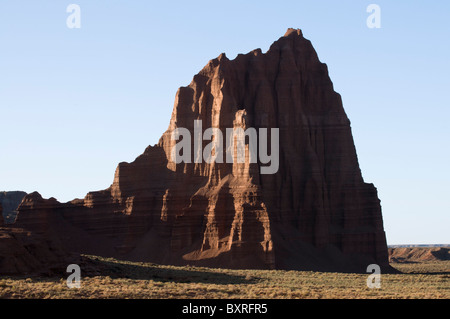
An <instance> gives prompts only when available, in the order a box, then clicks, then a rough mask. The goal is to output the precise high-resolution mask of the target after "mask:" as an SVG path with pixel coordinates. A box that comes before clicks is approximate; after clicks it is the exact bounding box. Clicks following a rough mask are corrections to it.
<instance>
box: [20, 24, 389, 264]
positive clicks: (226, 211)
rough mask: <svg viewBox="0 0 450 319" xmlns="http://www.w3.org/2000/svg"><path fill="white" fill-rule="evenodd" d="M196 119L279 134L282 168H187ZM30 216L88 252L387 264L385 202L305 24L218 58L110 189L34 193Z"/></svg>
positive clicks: (23, 210) (197, 260)
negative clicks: (76, 196) (367, 174)
mask: <svg viewBox="0 0 450 319" xmlns="http://www.w3.org/2000/svg"><path fill="white" fill-rule="evenodd" d="M195 120H202V124H203V126H202V127H203V131H204V130H205V129H207V128H210V127H214V128H218V129H220V130H221V131H222V132H224V133H225V132H226V129H227V128H237V127H241V128H243V129H244V130H245V129H247V128H255V129H257V130H258V129H260V128H279V143H278V145H277V147H278V150H279V167H278V170H277V172H276V173H275V174H261V167H262V166H263V165H262V164H261V162H260V161H259V160H258V162H257V163H250V162H249V158H248V156H247V157H246V162H245V163H237V162H236V161H235V162H234V163H214V162H213V163H205V162H204V161H203V162H202V163H192V162H191V163H180V164H176V163H175V162H173V161H172V157H171V152H172V149H173V148H174V146H175V144H176V143H178V141H176V140H173V139H172V138H171V137H172V133H173V131H174V130H175V129H176V128H187V129H188V130H189V131H190V132H191V136H193V135H194V121H195ZM269 140H270V139H269ZM210 142H211V141H203V142H202V143H203V145H202V146H203V147H202V149H203V148H204V147H205V146H206V145H207V144H209V143H210ZM191 146H192V150H193V149H194V141H191ZM258 146H260V145H258ZM19 211H20V213H19V216H18V219H17V222H16V224H17V226H20V227H23V228H26V229H29V230H34V231H36V232H39V233H44V234H47V236H51V237H57V238H58V239H59V240H61V241H62V242H63V243H64V245H65V246H66V247H67V248H68V249H69V250H72V251H77V252H82V253H92V254H98V255H104V256H115V257H119V258H126V259H131V260H143V261H152V262H157V263H169V264H198V265H207V266H214V267H231V268H235V267H240V268H286V269H312V270H339V271H357V272H365V271H366V267H367V265H368V264H371V263H377V264H379V265H380V266H382V267H383V266H386V267H387V266H388V255H387V246H386V240H385V234H384V231H383V223H382V216H381V208H380V201H379V199H378V197H377V191H376V189H375V187H374V186H373V185H372V184H366V183H364V181H363V179H362V176H361V172H360V169H359V165H358V160H357V156H356V151H355V147H354V143H353V138H352V134H351V128H350V121H349V120H348V118H347V116H346V114H345V112H344V109H343V107H342V102H341V98H340V96H339V94H337V93H336V92H334V90H333V84H332V82H331V80H330V78H329V76H328V71H327V67H326V65H325V64H323V63H321V62H320V61H319V59H318V57H317V54H316V52H315V50H314V48H313V47H312V45H311V43H310V41H309V40H306V39H305V38H304V37H303V36H302V33H301V31H300V30H294V29H289V30H288V32H287V33H286V34H285V36H284V37H282V38H280V39H279V40H278V41H276V42H275V43H274V44H273V45H272V46H271V47H270V49H269V50H268V52H267V53H265V54H263V53H262V52H261V50H259V49H258V50H254V51H252V52H250V53H248V54H245V55H242V54H241V55H238V56H237V57H236V59H234V60H229V59H228V58H227V57H226V56H225V54H221V55H220V56H219V57H218V58H216V59H214V60H211V61H209V63H208V64H207V65H206V66H205V67H204V68H203V69H202V70H201V71H200V72H199V74H197V75H195V76H194V78H193V80H192V82H191V83H190V84H189V86H187V87H181V88H180V89H179V90H178V92H177V95H176V99H175V105H174V109H173V112H172V118H171V121H170V124H169V128H168V130H167V131H166V132H165V133H164V134H163V136H162V137H161V139H160V141H159V143H158V144H157V145H155V146H149V147H148V148H147V149H146V150H145V152H144V153H143V154H142V155H141V156H139V157H138V158H137V159H136V160H135V161H134V162H132V163H120V164H119V166H118V167H117V170H116V173H115V177H114V181H113V184H112V185H111V187H110V188H109V189H107V190H104V191H100V192H91V193H89V194H88V195H87V196H86V197H85V198H84V200H74V201H72V202H69V203H65V204H60V203H58V202H57V201H56V200H54V199H51V200H44V199H42V198H41V197H40V195H39V194H37V193H34V194H30V195H28V196H27V197H26V198H25V199H24V200H23V202H22V204H21V206H20V207H19Z"/></svg>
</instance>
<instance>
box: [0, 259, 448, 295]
mask: <svg viewBox="0 0 450 319" xmlns="http://www.w3.org/2000/svg"><path fill="white" fill-rule="evenodd" d="M85 257H86V258H87V259H88V260H89V261H90V262H93V263H97V264H98V265H101V266H102V267H103V268H102V271H101V274H100V273H96V272H95V271H91V273H90V274H87V275H83V268H82V281H81V285H82V286H81V288H80V289H76V288H75V289H69V288H68V287H67V286H66V277H60V278H57V277H54V278H42V277H30V278H24V277H5V276H0V298H121V299H122V298H212V299H219V298H220V299H222V298H226V299H228V298H231V299H233V298H239V299H248V298H269V299H272V298H283V299H284V298H300V299H311V298H314V299H316V298H333V299H334V298H339V299H340V298H343V299H347V298H352V299H353V298H390V299H396V298H439V299H448V298H450V280H449V279H450V261H435V262H423V263H396V264H392V265H393V266H394V267H395V268H397V269H399V270H400V271H402V272H403V274H383V275H382V277H381V288H380V289H369V288H368V287H367V286H366V280H367V276H368V275H369V274H367V275H365V274H344V273H323V272H308V271H282V270H229V269H211V268H201V267H189V266H185V267H175V266H162V265H155V264H150V263H133V262H125V261H118V260H115V259H111V258H101V257H95V256H85Z"/></svg>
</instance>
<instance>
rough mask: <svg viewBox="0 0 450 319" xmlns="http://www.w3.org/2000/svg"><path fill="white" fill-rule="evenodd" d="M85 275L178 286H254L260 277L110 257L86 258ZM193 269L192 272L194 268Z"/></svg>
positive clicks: (84, 259) (84, 258) (83, 273)
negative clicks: (172, 283) (149, 281)
mask: <svg viewBox="0 0 450 319" xmlns="http://www.w3.org/2000/svg"><path fill="white" fill-rule="evenodd" d="M80 266H81V272H82V274H81V276H82V277H83V276H84V277H93V276H109V277H111V278H128V279H137V280H153V281H158V282H176V283H211V284H218V285H229V284H251V283H254V282H255V280H256V278H254V277H252V278H248V277H246V276H239V275H230V274H225V273H220V272H215V271H211V270H209V269H208V268H197V267H195V268H194V267H189V266H184V267H170V266H167V267H164V266H160V265H156V264H151V263H136V262H133V263H130V262H126V261H120V260H116V259H110V258H101V257H96V256H85V255H83V256H82V264H81V265H80ZM191 268H192V269H191Z"/></svg>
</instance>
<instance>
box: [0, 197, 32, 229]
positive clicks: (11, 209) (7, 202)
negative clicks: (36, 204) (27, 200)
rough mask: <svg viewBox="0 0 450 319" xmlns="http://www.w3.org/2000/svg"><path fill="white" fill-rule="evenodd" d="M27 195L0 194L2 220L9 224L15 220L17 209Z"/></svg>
mask: <svg viewBox="0 0 450 319" xmlns="http://www.w3.org/2000/svg"><path fill="white" fill-rule="evenodd" d="M26 195H27V193H25V192H22V191H14V192H0V204H1V205H2V207H3V219H4V221H5V223H7V224H11V223H13V222H14V220H15V219H16V215H17V208H18V207H19V205H20V203H21V202H22V199H23V198H24V197H25V196H26Z"/></svg>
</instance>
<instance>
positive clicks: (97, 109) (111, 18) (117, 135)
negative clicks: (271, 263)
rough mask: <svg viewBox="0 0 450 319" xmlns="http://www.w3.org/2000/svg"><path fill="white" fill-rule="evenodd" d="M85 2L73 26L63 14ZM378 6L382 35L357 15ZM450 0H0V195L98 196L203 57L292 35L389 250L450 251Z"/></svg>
mask: <svg viewBox="0 0 450 319" xmlns="http://www.w3.org/2000/svg"><path fill="white" fill-rule="evenodd" d="M71 3H75V4H78V5H80V7H81V29H69V28H67V26H66V18H67V17H68V15H69V14H68V13H66V8H67V6H68V5H69V4H71ZM371 3H375V4H378V5H379V6H380V7H381V29H369V28H368V27H367V26H366V19H367V17H368V16H369V13H367V12H366V8H367V6H368V5H369V4H371ZM449 15H450V2H449V1H445V0H440V1H437V0H436V1H424V0H423V1H414V0H409V1H400V0H396V1H378V0H371V1H361V0H345V1H342V0H341V1H335V0H330V1H310V0H308V1H306V0H305V1H300V0H295V1H276V2H275V1H261V0H259V1H215V2H214V1H130V0H128V1H125V0H120V1H119V0H95V1H92V0H70V1H61V0H52V1H44V0H29V1H20V0H14V1H13V0H1V1H0V111H1V112H0V119H1V124H0V134H1V147H0V190H24V191H27V192H32V191H35V190H36V191H39V192H40V193H41V194H42V195H43V196H44V197H47V198H48V197H51V196H53V197H56V198H57V199H58V200H60V201H68V200H71V199H73V198H76V197H79V198H82V197H84V195H85V194H86V193H87V192H88V191H91V190H99V189H104V188H107V187H108V186H109V185H110V184H111V183H112V180H113V175H114V170H115V168H116V166H117V164H118V163H119V162H121V161H128V162H130V161H133V160H134V158H135V157H136V156H138V155H139V154H141V153H142V152H143V151H144V149H145V148H146V147H147V146H148V145H150V144H155V143H157V141H158V139H159V137H160V136H161V134H162V133H163V132H164V131H165V130H166V129H167V127H168V124H169V119H170V115H171V112H172V107H173V103H174V97H175V93H176V90H177V88H178V87H180V86H184V85H187V84H189V83H190V81H191V79H192V77H193V75H194V74H196V73H197V72H198V71H199V70H200V69H201V68H202V67H203V66H204V65H205V64H206V63H207V62H208V60H210V59H212V58H215V57H217V56H218V55H219V54H220V53H221V52H225V53H226V54H227V56H228V57H229V58H234V57H235V56H236V55H237V54H238V53H246V52H248V51H250V50H253V49H255V48H261V49H262V50H263V51H266V50H267V49H268V48H269V46H270V44H271V43H272V42H273V41H275V40H277V39H278V38H279V37H280V36H282V35H283V34H284V33H285V31H286V29H287V28H288V27H294V28H301V29H302V30H303V34H304V36H305V37H306V38H308V39H310V40H311V41H312V43H313V45H314V47H315V48H316V50H317V52H318V54H319V57H320V59H321V61H322V62H325V63H327V65H328V68H329V71H330V76H331V79H332V80H333V83H334V86H335V90H336V91H337V92H339V93H340V94H341V95H342V97H343V102H344V108H345V110H346V112H347V114H348V116H349V118H350V120H351V122H352V129H353V135H354V139H355V143H356V148H357V152H358V157H359V162H360V166H361V169H362V172H363V176H364V179H365V180H366V181H367V182H371V183H374V184H375V185H376V187H377V188H378V191H379V197H380V199H381V204H382V208H383V216H384V224H385V229H386V232H387V239H388V243H389V244H403V243H411V244H412V243H414V244H423V243H431V244H434V243H450V235H449V224H450V218H449V213H450V196H449V185H450V183H449V181H450V170H449V168H448V165H449V163H450V148H449V144H450V143H449V142H450V128H449V124H448V123H449V120H450V109H449V107H450V95H449V91H450V80H449V77H450V40H449V39H450V27H449V25H450V23H449V21H448V20H449Z"/></svg>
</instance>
